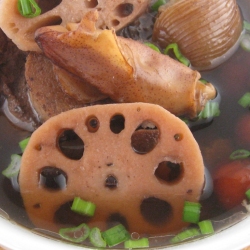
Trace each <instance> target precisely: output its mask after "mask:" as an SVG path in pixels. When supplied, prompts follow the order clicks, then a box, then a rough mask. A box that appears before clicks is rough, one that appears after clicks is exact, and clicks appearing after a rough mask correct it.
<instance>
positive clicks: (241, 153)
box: [229, 149, 250, 160]
mask: <svg viewBox="0 0 250 250" xmlns="http://www.w3.org/2000/svg"><path fill="white" fill-rule="evenodd" d="M249 156H250V151H248V150H246V149H237V150H235V151H234V152H233V153H231V154H230V156H229V158H230V160H238V159H246V158H248V157H249Z"/></svg>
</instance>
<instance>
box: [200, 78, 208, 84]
mask: <svg viewBox="0 0 250 250" xmlns="http://www.w3.org/2000/svg"><path fill="white" fill-rule="evenodd" d="M199 81H200V82H202V83H204V84H206V83H208V81H207V80H205V79H203V78H200V80H199Z"/></svg>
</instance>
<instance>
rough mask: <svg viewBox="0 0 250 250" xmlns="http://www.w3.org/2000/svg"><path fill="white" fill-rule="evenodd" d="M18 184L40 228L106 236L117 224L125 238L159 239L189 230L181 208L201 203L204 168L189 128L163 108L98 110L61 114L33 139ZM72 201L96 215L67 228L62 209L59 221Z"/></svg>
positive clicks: (117, 106) (110, 106) (144, 105)
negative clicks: (81, 229) (83, 228)
mask: <svg viewBox="0 0 250 250" xmlns="http://www.w3.org/2000/svg"><path fill="white" fill-rule="evenodd" d="M52 179H53V180H54V181H52ZM57 180H58V182H57ZM51 181H52V182H51ZM19 184H20V190H21V195H22V197H23V201H24V205H25V208H26V211H27V213H28V215H29V217H30V219H31V220H32V222H33V223H34V225H35V226H36V227H38V228H43V229H48V230H53V231H55V232H58V230H59V229H60V228H62V227H67V226H73V225H74V223H76V225H79V224H81V223H82V222H88V225H89V226H90V227H91V228H92V227H94V226H98V227H99V228H100V229H101V230H105V229H106V228H107V226H108V224H109V223H108V222H110V220H112V218H113V220H112V222H113V223H117V222H118V223H119V222H121V221H119V219H120V218H122V222H123V223H124V224H125V225H126V226H127V228H128V229H129V231H130V232H131V233H132V232H137V233H139V234H144V233H145V234H152V235H164V234H167V233H175V232H177V231H179V230H181V229H182V228H183V227H185V226H186V225H187V223H185V222H183V220H182V213H183V205H184V202H185V201H193V202H197V201H198V200H199V197H200V195H201V193H202V189H203V185H204V165H203V160H202V156H201V152H200V149H199V146H198V144H197V142H196V141H195V139H194V137H193V135H192V133H191V132H190V130H189V128H188V127H187V125H186V124H185V123H184V122H183V121H182V120H180V119H179V118H177V117H176V116H174V115H172V114H171V113H170V112H168V111H167V110H165V109H163V108H162V107H160V106H158V105H153V104H148V103H128V104H108V105H96V106H91V107H85V108H80V109H73V110H70V111H67V112H64V113H61V114H60V115H58V116H55V117H53V118H51V119H49V120H48V121H47V122H45V123H44V124H43V125H42V126H41V127H39V128H38V129H37V130H36V131H35V132H34V133H33V134H32V136H31V139H30V141H29V144H28V146H27V148H26V149H25V152H24V154H23V157H22V162H21V169H20V175H19ZM75 197H80V198H82V199H83V200H86V201H90V202H93V203H94V204H95V205H96V210H95V214H94V216H93V217H87V218H86V216H85V217H84V216H80V217H79V219H78V220H77V221H76V222H72V221H71V220H70V215H71V212H70V211H68V213H66V214H65V216H64V217H63V218H61V220H58V219H59V218H58V211H60V208H62V207H63V206H64V205H65V204H69V203H70V202H71V201H72V200H73V199H74V198H75ZM68 207H70V205H68ZM65 218H67V219H69V221H67V222H65ZM115 218H116V219H117V218H118V220H117V221H116V219H115ZM62 219H63V220H64V221H62ZM72 224H73V225H72Z"/></svg>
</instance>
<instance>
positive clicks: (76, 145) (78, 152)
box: [57, 129, 84, 160]
mask: <svg viewBox="0 0 250 250" xmlns="http://www.w3.org/2000/svg"><path fill="white" fill-rule="evenodd" d="M57 146H58V148H59V150H60V151H61V153H62V154H63V155H64V156H66V157H67V158H69V159H71V160H80V159H81V158H82V156H83V153H84V143H83V141H82V139H81V138H80V137H79V136H78V135H77V134H76V133H75V131H74V130H72V129H66V130H64V131H63V132H62V133H61V134H60V135H59V137H58V139H57Z"/></svg>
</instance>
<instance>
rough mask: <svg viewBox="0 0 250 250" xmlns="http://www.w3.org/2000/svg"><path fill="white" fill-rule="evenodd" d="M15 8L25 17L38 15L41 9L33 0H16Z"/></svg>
mask: <svg viewBox="0 0 250 250" xmlns="http://www.w3.org/2000/svg"><path fill="white" fill-rule="evenodd" d="M17 8H18V11H19V13H20V14H21V15H22V16H24V17H27V18H32V17H36V16H39V15H40V14H41V11H42V10H41V8H40V7H39V6H38V4H37V3H36V1H35V0H18V2H17Z"/></svg>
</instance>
